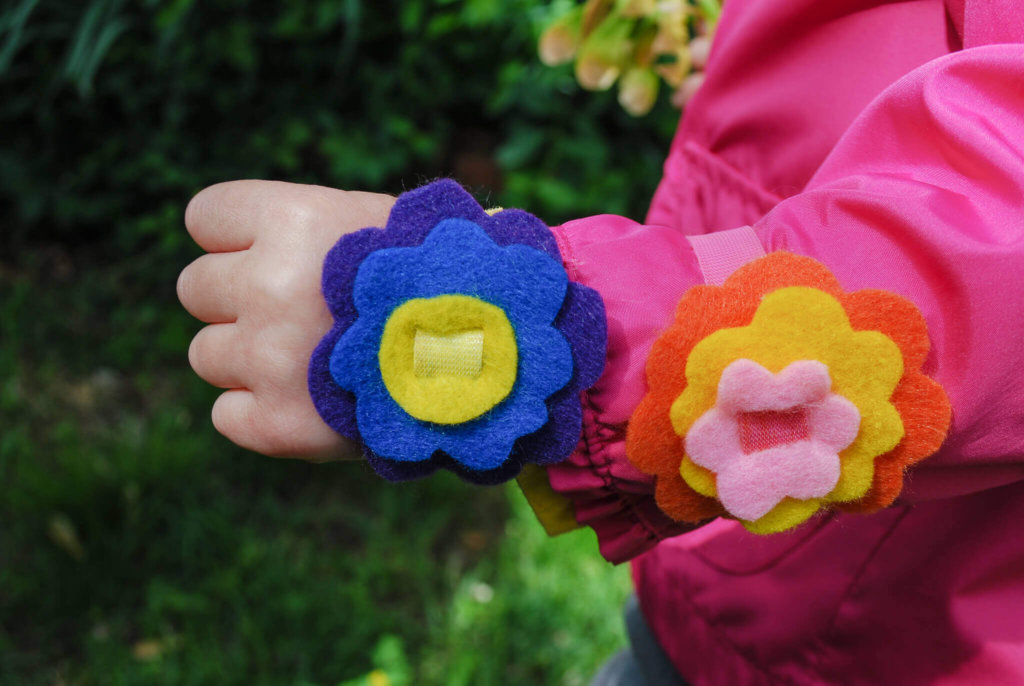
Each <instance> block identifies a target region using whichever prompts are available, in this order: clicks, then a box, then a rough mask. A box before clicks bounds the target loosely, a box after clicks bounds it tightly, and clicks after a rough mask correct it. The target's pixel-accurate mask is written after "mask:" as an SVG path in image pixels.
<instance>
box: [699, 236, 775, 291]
mask: <svg viewBox="0 0 1024 686" xmlns="http://www.w3.org/2000/svg"><path fill="white" fill-rule="evenodd" d="M686 239H687V240H688V241H690V245H691V246H692V247H693V252H694V253H695V254H696V255H697V263H698V264H699V265H700V271H701V274H702V275H703V276H704V283H706V284H707V285H709V286H721V285H722V284H723V283H725V280H726V279H728V278H729V276H730V275H731V274H732V273H733V272H734V271H736V270H737V269H739V268H740V267H742V266H743V265H745V264H747V263H748V262H753V261H754V260H756V259H758V258H760V257H764V256H765V251H764V246H762V245H761V240H760V239H759V238H758V237H757V234H756V233H754V229H752V228H751V227H749V226H741V227H740V228H738V229H729V230H728V231H716V232H715V233H707V234H704V235H700V236H687V237H686Z"/></svg>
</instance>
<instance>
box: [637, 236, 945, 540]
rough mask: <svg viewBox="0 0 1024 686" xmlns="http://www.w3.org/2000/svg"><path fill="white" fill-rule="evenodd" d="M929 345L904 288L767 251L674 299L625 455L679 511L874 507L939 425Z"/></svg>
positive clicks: (739, 514) (763, 519) (941, 399)
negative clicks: (880, 285) (846, 277)
mask: <svg viewBox="0 0 1024 686" xmlns="http://www.w3.org/2000/svg"><path fill="white" fill-rule="evenodd" d="M928 349H929V342H928V332H927V329H926V327H925V322H924V318H923V317H922V316H921V313H920V312H919V311H918V310H917V308H916V307H915V306H914V305H913V304H912V303H910V302H909V301H907V300H905V299H904V298H901V297H899V296H897V295H895V294H893V293H889V292H886V291H878V290H862V291H856V292H853V293H846V292H844V291H843V289H842V287H841V286H840V285H839V282H838V281H837V279H836V278H835V276H834V275H833V274H832V273H831V272H830V271H829V270H828V269H827V268H826V267H825V266H824V265H822V264H820V263H818V262H816V261H814V260H812V259H810V258H806V257H799V256H796V255H792V254H789V253H784V252H777V253H772V254H770V255H768V256H766V257H763V258H761V259H758V260H756V261H754V262H750V263H748V264H746V265H745V266H743V267H741V268H739V269H738V270H737V271H736V272H735V273H733V274H732V276H730V277H729V278H728V279H726V280H725V282H724V284H723V285H721V286H696V287H694V288H691V289H690V290H689V291H688V292H687V293H686V294H685V295H684V296H683V298H682V299H681V300H680V302H679V305H678V307H677V309H676V313H675V320H674V322H673V323H672V324H671V326H670V327H669V328H668V330H666V331H665V332H664V333H663V334H662V335H661V337H660V338H659V339H658V340H657V341H656V342H655V344H654V346H653V347H652V349H651V355H650V357H649V359H648V361H647V381H648V388H649V390H648V394H647V395H646V396H645V397H644V399H643V401H642V402H641V403H640V405H639V406H638V407H637V409H636V411H635V412H634V413H633V416H632V419H631V420H630V424H629V430H628V434H627V441H626V449H627V455H628V457H629V459H630V461H631V462H632V463H633V464H634V465H636V466H637V467H638V468H639V469H640V470H642V471H644V472H646V473H648V474H653V475H654V476H655V498H656V501H657V504H658V506H659V507H660V508H661V509H662V510H663V511H664V512H665V513H666V514H667V515H669V516H670V517H672V518H673V519H675V520H677V521H687V522H699V521H702V520H705V519H708V518H710V517H714V516H719V515H722V516H726V517H730V518H733V519H737V520H739V521H740V522H741V523H742V524H743V525H744V526H745V527H746V528H747V529H749V530H750V531H752V532H754V533H763V534H767V533H774V532H778V531H784V530H786V529H789V528H792V527H794V526H796V525H798V524H800V523H802V522H804V521H806V520H807V519H808V518H810V517H811V516H812V515H814V514H815V513H816V512H818V511H819V510H822V509H835V510H840V511H845V512H872V511H874V510H878V509H881V508H883V507H886V506H888V505H890V504H891V503H892V502H893V501H894V500H895V499H896V497H897V496H898V495H899V493H900V491H901V490H902V488H903V473H904V470H905V469H906V468H907V467H908V466H910V465H912V464H914V463H916V462H918V461H920V460H922V459H924V458H926V457H928V456H929V455H931V454H933V453H934V452H935V451H937V450H938V448H939V446H940V445H941V444H942V441H943V439H944V438H945V435H946V433H947V431H948V430H949V424H950V406H949V401H948V399H947V398H946V394H945V392H944V391H943V389H942V387H941V386H939V384H937V383H936V382H935V381H933V380H932V379H929V378H928V377H926V376H925V375H924V374H923V373H922V372H921V365H922V364H923V363H924V360H925V357H926V356H927V354H928Z"/></svg>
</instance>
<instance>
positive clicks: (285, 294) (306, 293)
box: [259, 263, 313, 307]
mask: <svg viewBox="0 0 1024 686" xmlns="http://www.w3.org/2000/svg"><path fill="white" fill-rule="evenodd" d="M310 283H311V278H310V275H309V274H307V273H304V272H303V271H302V270H301V269H298V268H296V267H295V266H293V265H291V264H288V263H284V264H281V265H279V266H278V267H277V268H275V269H272V270H267V271H266V272H265V273H264V274H261V276H260V279H259V290H260V292H261V294H262V295H263V296H265V297H266V298H268V299H269V300H270V301H271V302H273V303H276V304H279V305H282V306H285V307H293V306H295V305H296V304H297V303H298V302H301V301H302V300H304V299H306V298H308V297H310V296H311V295H313V294H312V293H311V288H310Z"/></svg>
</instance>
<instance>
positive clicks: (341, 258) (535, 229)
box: [309, 179, 607, 484]
mask: <svg viewBox="0 0 1024 686" xmlns="http://www.w3.org/2000/svg"><path fill="white" fill-rule="evenodd" d="M452 218H462V219H468V220H470V221H472V222H474V223H476V224H477V225H479V226H480V227H481V228H483V229H484V231H485V232H486V233H487V234H488V236H490V238H491V240H493V241H494V242H495V243H497V244H498V245H499V246H502V247H505V246H509V245H514V244H523V245H527V246H529V247H532V248H534V249H537V250H541V251H542V252H544V253H546V254H547V255H548V256H550V257H552V258H553V259H556V260H558V261H559V263H561V254H560V253H559V250H558V246H557V243H556V242H555V238H554V235H553V234H552V233H551V231H550V229H548V227H547V226H546V225H545V224H544V223H543V222H542V221H540V220H539V219H538V218H537V217H535V216H533V215H531V214H529V213H528V212H524V211H522V210H515V209H510V210H502V211H500V212H497V213H495V214H494V215H488V214H487V213H486V212H484V210H483V209H482V208H481V207H480V206H479V204H477V202H476V200H474V199H473V197H472V196H471V195H470V194H469V193H467V192H466V191H465V190H464V189H463V188H462V186H460V185H459V184H458V183H456V182H455V181H452V180H449V179H442V180H440V181H435V182H434V183H432V184H429V185H427V186H423V187H421V188H418V189H416V190H413V191H409V192H408V193H405V194H403V195H402V196H401V197H399V199H398V201H397V202H396V203H395V205H394V207H393V208H392V210H391V214H390V216H389V217H388V222H387V225H386V227H385V228H384V229H383V230H381V229H379V228H375V227H370V228H366V229H362V230H360V231H357V232H355V233H351V234H348V235H346V236H343V237H342V238H341V239H340V240H339V241H338V243H337V244H336V245H335V246H334V248H332V249H331V251H330V252H329V253H328V254H327V257H326V258H325V260H324V272H323V279H322V286H323V292H324V297H325V299H326V301H327V305H328V308H329V309H330V311H331V314H332V315H333V316H334V326H333V327H332V328H331V330H330V331H329V332H328V333H327V334H326V335H325V336H324V338H323V339H322V340H321V341H320V344H319V345H318V346H317V347H316V349H315V350H314V352H313V355H312V357H311V359H310V367H309V389H310V394H311V396H312V397H313V401H314V405H315V406H316V408H317V411H318V412H319V413H320V416H321V417H322V418H323V419H324V421H325V422H327V424H328V425H329V426H331V428H333V429H334V430H335V431H337V432H338V433H340V434H342V435H343V436H346V437H348V438H351V439H353V440H360V433H359V429H358V425H357V422H356V413H355V396H354V395H353V394H351V393H349V392H348V391H346V390H344V389H342V388H341V387H340V386H338V385H337V383H336V382H335V381H334V379H333V377H332V376H331V374H330V370H329V360H330V357H331V353H332V352H333V350H334V348H335V346H336V345H337V343H338V341H339V339H340V338H341V336H342V335H343V334H344V333H345V331H347V330H348V329H349V327H351V326H352V323H353V322H354V321H355V319H356V317H357V316H358V313H357V311H356V308H355V304H354V301H353V297H352V288H353V284H354V282H355V278H356V274H357V272H358V270H359V266H360V265H361V264H362V262H363V260H365V259H366V257H367V256H368V255H369V254H370V253H372V252H375V251H377V250H381V249H384V248H394V247H415V246H419V245H421V244H422V243H423V241H424V239H425V238H426V236H427V234H429V233H430V231H431V230H432V229H433V228H434V227H435V226H436V225H437V224H438V223H440V222H441V221H443V220H445V219H452ZM554 326H555V328H557V329H558V330H559V331H560V332H561V333H562V335H563V336H565V338H566V339H567V340H568V341H569V343H570V346H571V348H572V354H573V376H572V379H571V380H570V382H569V383H568V384H567V385H566V386H565V387H563V388H562V389H561V390H559V391H558V392H556V393H554V394H553V395H552V396H550V397H549V398H548V400H547V406H548V412H549V419H548V422H547V423H546V424H545V425H544V426H542V427H541V428H540V429H539V430H538V431H536V432H534V433H532V434H530V435H527V436H523V437H521V438H519V439H518V440H517V441H516V444H515V447H514V449H513V451H512V453H511V454H510V455H509V458H508V460H507V461H506V462H505V463H504V464H503V465H502V466H501V467H499V468H497V469H493V470H486V471H474V470H470V469H467V468H466V467H464V466H463V465H461V464H460V463H458V462H456V461H455V460H453V459H452V458H450V457H449V456H447V455H445V454H444V453H443V452H441V451H437V452H435V453H434V455H433V456H432V457H431V458H430V459H429V460H426V461H424V462H398V461H393V460H389V459H387V458H384V457H381V456H378V455H375V454H374V453H373V452H372V451H370V450H369V449H367V448H364V452H365V454H366V459H367V461H368V463H369V464H370V466H371V467H372V468H373V469H374V471H375V472H377V474H379V475H380V476H382V477H384V478H385V479H388V480H391V481H405V480H409V479H416V478H421V477H423V476H427V475H428V474H430V473H432V472H434V471H436V470H437V469H448V470H450V471H453V472H455V473H456V474H458V475H459V476H461V477H462V478H463V479H466V480H467V481H470V482H473V483H477V484H495V483H500V482H502V481H507V480H508V479H510V478H512V477H514V476H515V475H516V474H518V473H519V471H520V470H521V469H522V466H523V464H525V463H528V462H529V463H536V464H551V463H554V462H558V461H560V460H563V459H565V458H566V457H567V456H568V455H569V454H570V453H571V452H572V451H573V449H574V448H575V447H576V444H577V443H578V441H579V438H580V434H581V429H582V408H581V405H580V393H581V392H582V391H583V390H585V389H586V388H589V387H590V386H591V385H593V384H594V383H595V382H596V381H597V379H598V377H599V376H600V374H601V371H602V369H603V367H604V359H605V345H606V339H607V332H606V325H605V316H604V304H603V302H602V301H601V298H600V296H599V295H598V294H597V293H596V292H595V291H593V290H592V289H589V288H587V287H585V286H582V285H580V284H578V283H573V282H570V283H569V287H568V290H567V292H566V298H565V302H564V303H563V306H562V309H561V310H560V311H559V314H558V317H557V318H556V319H555V322H554Z"/></svg>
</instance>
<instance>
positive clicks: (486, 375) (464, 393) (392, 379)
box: [339, 295, 572, 424]
mask: <svg viewBox="0 0 1024 686" xmlns="http://www.w3.org/2000/svg"><path fill="white" fill-rule="evenodd" d="M425 331H427V332H429V334H428V335H430V336H431V337H430V339H428V340H431V341H434V343H432V344H431V345H432V346H433V347H438V348H444V347H445V346H447V348H448V349H447V352H444V351H439V352H437V353H436V354H434V355H433V357H432V359H434V362H435V363H434V364H433V365H430V367H429V368H430V371H431V373H429V374H421V373H418V371H417V364H421V366H427V365H426V363H425V362H422V361H421V360H418V359H417V354H416V352H417V351H416V346H417V343H420V342H421V341H422V339H423V335H421V334H423V333H424V332H425ZM460 332H461V333H460ZM451 334H456V335H457V336H461V338H459V339H458V340H462V341H464V342H465V344H464V345H462V347H461V348H460V349H457V350H451V346H452V345H458V344H453V343H452V341H453V340H454V339H453V338H452V337H451ZM467 336H468V337H469V338H468V339H467ZM469 339H474V340H475V339H479V347H478V348H477V347H476V346H474V345H473V344H472V341H471V340H469ZM421 346H422V344H421ZM339 347H340V346H339ZM474 350H478V352H477V353H474ZM425 354H426V353H425V352H424V351H422V350H421V351H420V355H419V357H423V356H424V355H425ZM473 357H476V358H477V360H478V361H474V360H473V359H470V358H473ZM377 359H378V363H379V365H380V373H381V378H382V380H383V382H384V387H385V388H386V389H387V392H388V393H389V394H390V395H391V398H392V399H393V400H394V401H395V402H396V403H398V406H399V407H401V408H402V409H403V410H405V411H406V412H407V413H408V414H409V415H411V416H412V417H414V418H416V419H420V420H422V421H426V422H434V423H436V424H462V423H463V422H468V421H469V420H471V419H476V418H477V417H479V416H481V415H482V414H484V413H485V412H487V411H488V410H490V409H491V408H493V407H494V406H495V405H497V404H498V403H500V402H501V401H502V400H504V399H505V398H506V397H507V396H508V394H509V393H510V392H511V391H512V388H513V386H514V385H515V383H516V376H517V369H518V364H519V355H518V350H517V348H516V333H515V331H514V330H513V328H512V324H511V323H510V322H509V320H508V317H506V316H505V312H504V311H503V310H502V309H501V308H500V307H496V306H494V305H492V304H490V303H488V302H486V301H484V300H480V299H478V298H471V297H469V296H465V295H440V296H436V297H433V298H413V299H412V300H407V301H406V302H405V303H403V304H401V305H399V306H398V307H397V308H395V310H394V312H392V313H391V316H390V317H388V319H387V322H386V323H385V324H384V332H383V334H382V335H381V340H380V348H379V350H378V354H377ZM571 359H572V357H571V353H570V352H569V351H568V350H566V351H565V356H564V360H563V365H564V366H565V367H566V368H567V367H568V364H569V363H570V362H571ZM556 362H557V361H556ZM443 371H447V373H439V372H443ZM568 376H569V375H568V373H566V374H565V379H566V381H568Z"/></svg>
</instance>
